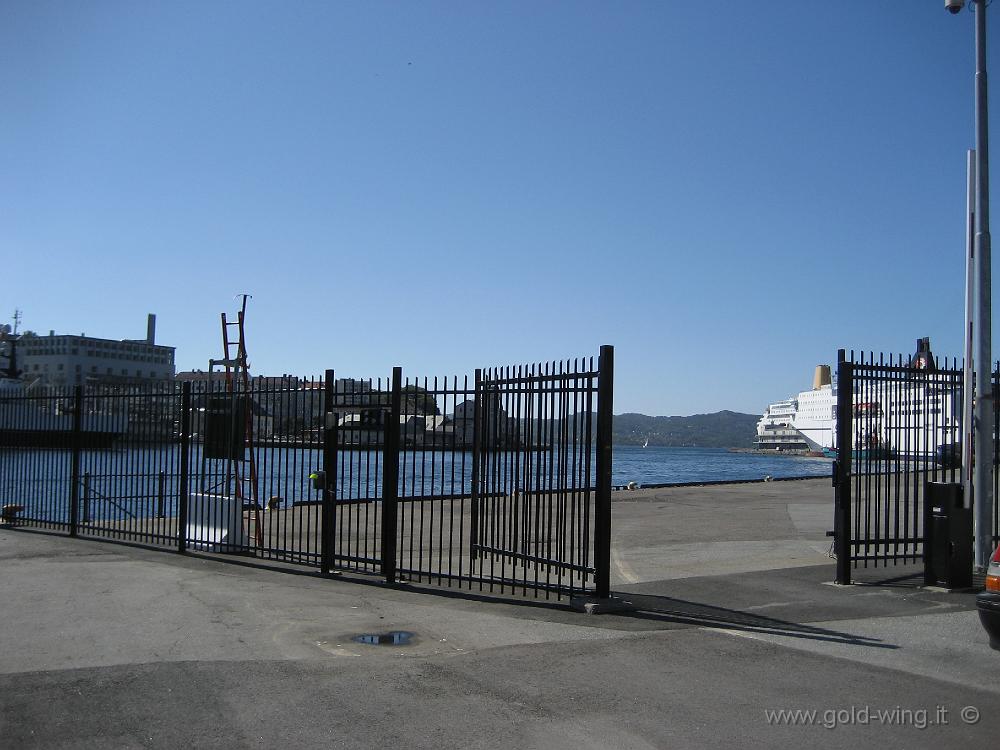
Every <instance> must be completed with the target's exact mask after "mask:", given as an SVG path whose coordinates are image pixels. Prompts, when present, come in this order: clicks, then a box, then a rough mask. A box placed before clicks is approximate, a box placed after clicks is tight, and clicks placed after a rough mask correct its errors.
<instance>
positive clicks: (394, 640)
mask: <svg viewBox="0 0 1000 750" xmlns="http://www.w3.org/2000/svg"><path fill="white" fill-rule="evenodd" d="M412 637H413V633H408V632H407V631H405V630H393V631H392V632H390V633H362V634H361V635H356V636H354V638H352V639H351V640H353V641H355V642H356V643H364V644H366V645H368V646H408V645H409V644H410V639H411V638H412Z"/></svg>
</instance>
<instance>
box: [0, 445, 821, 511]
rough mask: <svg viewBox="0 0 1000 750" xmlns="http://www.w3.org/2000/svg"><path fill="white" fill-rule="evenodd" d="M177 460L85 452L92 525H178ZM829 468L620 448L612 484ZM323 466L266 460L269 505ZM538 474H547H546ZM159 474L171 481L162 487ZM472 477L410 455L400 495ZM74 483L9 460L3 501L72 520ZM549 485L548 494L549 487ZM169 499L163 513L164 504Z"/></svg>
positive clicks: (31, 462)
mask: <svg viewBox="0 0 1000 750" xmlns="http://www.w3.org/2000/svg"><path fill="white" fill-rule="evenodd" d="M177 456H178V452H177V450H176V447H174V446H162V447H145V448H127V449H119V450H112V451H101V452H90V451H87V452H84V453H83V455H82V456H81V467H80V469H81V474H88V475H89V476H88V480H87V489H86V495H87V497H89V498H90V499H91V500H90V502H89V503H88V510H89V513H90V516H91V517H92V518H93V519H94V520H98V519H111V518H123V517H130V516H148V515H151V514H153V513H155V512H162V513H163V514H164V515H165V516H168V517H170V516H174V515H175V514H176V498H177V495H178V492H179V481H178V474H177V472H178V470H179V462H178V459H177ZM369 459H371V463H369ZM376 460H378V459H377V458H376V454H375V453H372V454H369V453H367V452H363V451H342V452H341V465H340V477H339V480H340V481H339V484H340V492H339V493H338V496H339V497H341V498H344V499H347V498H365V497H377V496H379V494H380V488H379V487H378V486H377V484H378V483H380V480H381V470H380V469H381V467H380V466H379V465H377V463H376ZM830 463H831V462H830V460H829V459H823V458H805V457H800V456H768V455H754V454H749V453H732V452H730V451H727V450H724V449H718V448H663V447H655V446H650V447H648V448H642V447H640V446H616V447H615V450H614V467H613V474H612V483H613V484H614V485H616V486H620V485H625V484H628V483H629V482H636V483H638V484H640V485H648V484H681V483H688V482H718V481H732V480H738V479H762V478H763V477H764V476H766V475H770V476H772V477H775V478H780V477H798V476H829V474H830ZM216 465H218V464H216ZM321 465H322V456H321V455H320V452H319V451H312V450H297V451H290V450H283V449H268V450H264V451H262V452H261V453H260V454H259V458H258V470H259V475H260V497H261V498H262V501H266V499H267V498H268V497H271V496H272V495H277V496H280V497H282V498H284V502H285V503H286V506H287V504H290V503H292V502H297V501H316V500H318V499H319V497H320V494H319V492H317V491H316V490H314V489H313V488H312V487H311V484H310V482H309V479H308V475H309V472H310V471H311V470H314V469H318V468H320V467H321ZM535 469H536V470H541V471H542V474H543V475H547V474H548V468H546V467H541V466H536V467H535ZM201 470H202V462H201V457H200V446H199V445H197V444H196V445H193V446H192V456H191V472H192V477H191V484H190V487H191V490H192V491H194V492H198V491H209V492H211V491H214V490H213V489H212V486H213V485H214V484H215V482H216V481H217V480H218V479H220V478H221V477H214V478H213V477H212V476H209V477H206V478H205V479H204V480H203V479H202V478H201V476H200V474H201ZM216 470H218V469H216ZM160 471H163V472H164V477H163V479H162V480H160V479H159V472H160ZM471 472H472V455H471V454H470V453H461V452H459V453H427V454H422V453H413V452H411V451H405V452H404V453H403V454H402V456H401V461H400V485H401V486H400V490H401V494H402V495H403V496H404V497H405V496H420V495H431V494H434V495H440V494H451V493H452V492H469V491H470V488H471ZM210 473H212V472H210ZM555 473H558V471H555ZM69 477H70V453H69V452H68V451H44V450H13V451H11V450H6V451H0V494H2V495H3V498H4V501H5V502H14V503H21V504H24V505H27V506H28V507H29V508H32V510H33V515H39V514H40V515H41V516H43V517H46V518H53V519H55V518H61V517H62V516H64V515H66V514H67V513H68V490H67V488H68V486H69ZM161 482H162V484H161ZM541 484H543V486H544V482H542V483H541ZM83 492H84V490H83V489H82V488H81V493H83ZM161 496H162V498H163V500H162V506H160V504H159V502H158V501H157V498H158V497H161ZM160 507H162V511H160Z"/></svg>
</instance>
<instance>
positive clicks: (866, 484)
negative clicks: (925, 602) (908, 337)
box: [833, 351, 1000, 583]
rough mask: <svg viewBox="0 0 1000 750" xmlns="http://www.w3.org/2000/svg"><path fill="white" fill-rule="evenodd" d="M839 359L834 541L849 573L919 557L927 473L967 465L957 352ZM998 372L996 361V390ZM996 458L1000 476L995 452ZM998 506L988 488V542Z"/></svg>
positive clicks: (932, 475) (956, 473)
mask: <svg viewBox="0 0 1000 750" xmlns="http://www.w3.org/2000/svg"><path fill="white" fill-rule="evenodd" d="M839 360H840V361H839V365H838V375H837V407H836V414H837V436H836V448H837V460H836V462H835V464H834V477H833V483H834V488H835V514H834V550H835V552H836V557H837V581H838V583H850V581H851V577H852V573H851V571H852V568H857V567H864V568H867V567H880V566H887V565H895V564H899V563H915V562H920V561H922V559H923V556H924V492H925V486H926V483H927V482H929V481H932V482H957V483H961V482H963V478H964V477H966V475H967V474H969V473H970V472H971V467H969V466H966V465H965V464H964V463H963V458H962V455H963V454H962V441H963V435H965V434H966V432H967V430H966V425H965V424H964V420H963V398H964V386H963V369H962V364H961V362H960V361H958V360H955V359H946V358H944V359H937V358H935V359H933V360H928V361H927V362H918V361H915V360H914V358H912V357H905V356H902V355H899V356H892V355H885V354H877V353H874V352H859V353H857V354H856V353H855V352H853V351H852V352H850V353H849V354H847V353H846V352H844V351H841V352H840V357H839ZM998 368H1000V366H998ZM998 379H1000V369H998V370H995V371H994V374H993V388H994V390H996V389H997V383H998ZM998 429H1000V411H998V412H996V413H995V415H994V430H998ZM992 459H993V467H994V482H996V481H997V475H998V472H997V470H996V469H997V467H998V465H1000V456H998V455H996V454H995V455H994V456H993V457H992ZM969 500H971V501H974V498H970V499H969ZM969 500H967V503H969ZM998 506H1000V496H998V495H997V493H996V492H994V498H993V529H992V536H993V540H994V542H996V541H998V540H1000V529H998V528H997V523H998V514H997V511H998Z"/></svg>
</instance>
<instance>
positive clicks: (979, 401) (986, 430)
mask: <svg viewBox="0 0 1000 750" xmlns="http://www.w3.org/2000/svg"><path fill="white" fill-rule="evenodd" d="M973 2H975V6H976V8H975V10H976V241H975V248H974V252H975V255H976V284H975V286H976V300H977V304H976V321H975V323H974V324H973V327H974V329H975V335H976V353H975V366H976V402H975V414H974V422H973V426H974V428H975V462H974V468H973V477H972V484H973V503H974V507H975V516H974V525H975V558H976V569H977V570H985V569H986V567H987V565H988V564H989V558H990V555H991V554H992V552H993V528H992V527H993V522H992V521H993V441H994V437H993V377H992V375H993V373H992V369H993V368H992V367H991V364H992V354H991V351H990V339H991V337H992V335H993V331H992V328H993V326H992V314H993V313H992V301H991V296H992V284H991V273H992V270H991V261H990V173H989V135H988V131H987V113H986V4H987V3H986V0H973Z"/></svg>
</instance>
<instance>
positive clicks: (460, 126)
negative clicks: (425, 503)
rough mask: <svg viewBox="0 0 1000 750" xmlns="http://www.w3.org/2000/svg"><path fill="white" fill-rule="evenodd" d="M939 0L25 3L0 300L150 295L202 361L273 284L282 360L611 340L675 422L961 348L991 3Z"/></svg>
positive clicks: (2, 231) (13, 45) (653, 403)
mask: <svg viewBox="0 0 1000 750" xmlns="http://www.w3.org/2000/svg"><path fill="white" fill-rule="evenodd" d="M942 5H943V4H942V3H941V2H939V0H907V2H888V1H885V0H882V1H880V2H871V1H870V0H869V1H867V2H862V1H861V0H843V1H841V2H828V1H824V0H800V1H799V2H796V3H785V4H779V5H778V6H768V5H765V4H762V3H755V2H747V1H746V0H729V1H728V2H727V1H724V0H723V1H720V2H713V3H688V2H680V1H679V0H670V1H667V0H663V1H662V2H649V3H642V2H628V3H594V2H568V3H560V2H545V3H539V2H505V3H499V2H497V3H459V2H450V3H434V2H423V3H411V2H394V3H386V2H363V3H339V2H287V3H286V2H250V1H247V2H232V3H229V2H210V3H202V2H191V3H186V2H176V1H175V2H143V3H135V2H82V3H67V2H55V3H49V2H11V1H10V0H7V1H6V2H3V3H0V101H2V102H3V105H2V112H3V115H2V116H0V253H2V257H3V259H4V267H5V272H4V274H3V276H4V279H5V283H4V284H3V293H2V294H0V308H2V310H0V312H2V315H3V316H4V318H7V317H9V316H10V315H11V314H12V313H13V309H14V308H15V307H17V308H20V309H21V310H22V311H23V314H24V324H25V326H26V327H27V328H30V329H33V330H36V331H38V332H47V331H48V330H49V329H55V330H56V331H57V332H60V333H81V332H86V333H87V334H89V335H96V336H102V337H107V338H137V337H141V336H143V335H144V333H145V315H146V313H147V312H155V313H157V315H158V339H159V341H160V342H161V343H165V344H169V345H173V346H176V347H177V362H178V366H179V368H181V369H189V368H204V367H205V366H206V363H207V360H208V358H209V357H218V356H220V347H221V343H220V333H219V325H218V315H219V312H221V311H223V310H235V309H236V302H235V301H234V300H233V295H235V294H237V293H240V292H248V293H251V294H252V295H253V300H252V302H251V308H250V313H249V320H248V327H249V350H250V355H251V362H252V364H253V368H254V370H255V371H256V372H258V373H262V374H281V373H285V372H290V373H295V374H305V373H320V372H322V370H323V369H325V368H327V367H333V368H335V369H336V370H337V372H338V374H339V375H344V376H357V377H362V376H364V377H369V376H378V375H382V374H384V373H386V372H387V371H388V370H389V368H391V367H392V366H393V365H402V366H403V368H404V374H407V375H411V376H416V375H420V376H423V375H430V376H433V375H452V374H464V373H467V372H471V370H472V369H473V368H475V367H486V366H493V365H500V364H515V363H523V362H533V361H539V360H550V359H557V358H566V357H575V356H581V355H589V354H591V353H594V354H596V352H597V349H598V347H599V345H600V344H604V343H610V344H614V345H615V347H616V360H617V372H616V392H615V411H616V412H623V411H641V412H645V413H648V414H692V413H700V412H708V411H716V410H719V409H734V410H738V411H747V412H759V411H761V410H763V408H764V407H765V406H766V404H767V403H768V402H770V401H773V400H776V399H778V398H781V397H784V396H787V395H788V394H790V393H792V392H795V391H798V390H800V389H802V388H805V387H807V386H808V385H809V384H810V383H811V379H812V368H813V367H814V366H815V365H816V364H818V363H821V362H831V361H832V360H833V359H834V358H835V356H836V350H837V349H838V348H841V347H844V348H848V349H850V348H856V349H876V350H885V351H897V352H911V351H912V350H913V348H914V342H915V340H916V339H917V338H918V337H920V336H930V337H931V341H932V344H933V346H934V349H935V351H936V352H937V353H939V354H949V355H951V354H957V353H959V350H960V348H961V331H962V319H963V304H964V303H963V299H964V273H965V270H964V255H965V249H964V242H965V229H964V213H965V159H966V157H965V153H966V149H968V148H970V147H972V145H973V138H974V133H973V122H974V119H973V91H974V89H973V86H974V77H973V73H974V57H973V31H974V19H973V14H972V13H971V12H968V11H967V12H964V13H962V14H960V15H958V16H957V17H953V16H951V15H949V14H948V13H946V12H945V11H944V9H943V7H942ZM992 28H993V27H992V26H991V29H992ZM998 39H1000V37H998ZM996 106H997V107H1000V102H997V104H996ZM997 112H998V115H997V117H1000V109H998V110H997ZM997 117H994V118H993V122H997ZM994 132H995V128H994ZM998 304H1000V303H998ZM8 308H9V310H8ZM998 342H1000V337H998V338H997V340H995V341H994V344H993V348H994V354H995V355H996V354H997V353H998V352H1000V347H998Z"/></svg>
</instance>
